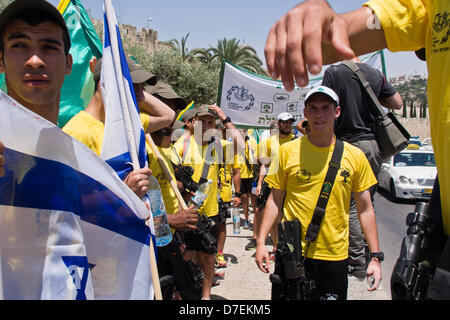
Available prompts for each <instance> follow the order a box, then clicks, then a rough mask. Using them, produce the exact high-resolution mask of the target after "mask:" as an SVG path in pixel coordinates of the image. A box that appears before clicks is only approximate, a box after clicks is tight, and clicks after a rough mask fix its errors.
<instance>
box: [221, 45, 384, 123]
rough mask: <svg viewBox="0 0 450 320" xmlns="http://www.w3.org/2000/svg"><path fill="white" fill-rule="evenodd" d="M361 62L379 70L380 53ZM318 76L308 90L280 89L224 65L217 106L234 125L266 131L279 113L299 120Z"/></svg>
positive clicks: (271, 82) (277, 83)
mask: <svg viewBox="0 0 450 320" xmlns="http://www.w3.org/2000/svg"><path fill="white" fill-rule="evenodd" d="M361 60H362V61H363V62H365V63H367V64H369V65H370V66H372V67H374V68H377V69H379V70H382V69H383V63H382V51H379V52H375V53H372V54H368V55H366V56H364V57H361ZM326 68H327V66H324V67H323V68H322V73H321V74H320V75H318V76H315V77H313V78H311V79H310V82H309V84H308V86H306V87H304V88H300V87H297V86H296V87H295V89H294V90H293V91H291V92H288V91H286V90H285V89H284V87H283V84H282V82H281V81H275V80H272V79H269V78H267V77H264V76H261V75H257V74H255V73H252V72H250V71H248V70H245V69H243V68H241V67H238V66H235V65H233V64H231V63H228V62H226V61H224V62H223V63H222V72H221V74H222V76H221V79H220V84H219V97H218V99H217V100H218V101H217V104H218V105H219V106H220V107H221V108H222V109H223V111H224V112H225V114H226V115H227V116H229V117H230V118H231V120H232V121H233V123H234V124H236V125H240V126H246V127H253V128H269V126H270V123H271V122H272V121H273V120H276V119H277V116H278V114H280V113H282V112H289V113H291V114H292V115H293V116H294V118H295V119H296V121H297V120H301V119H303V108H304V100H305V95H306V93H307V92H308V90H310V89H311V88H312V87H314V86H317V85H320V84H321V83H322V74H323V72H324V71H325V69H326Z"/></svg>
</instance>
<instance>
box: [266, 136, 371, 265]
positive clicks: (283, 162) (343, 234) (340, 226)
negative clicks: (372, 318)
mask: <svg viewBox="0 0 450 320" xmlns="http://www.w3.org/2000/svg"><path fill="white" fill-rule="evenodd" d="M333 151H334V144H333V145H332V146H330V147H326V148H319V147H317V146H315V145H313V144H312V143H311V142H310V141H309V139H308V137H307V136H303V137H301V138H299V139H295V140H293V141H291V142H287V143H285V144H283V145H282V146H281V147H280V156H279V160H278V161H279V169H278V172H276V173H275V174H272V175H268V176H267V177H266V181H267V183H268V184H269V186H271V187H272V188H275V189H279V190H285V191H286V197H285V200H284V206H283V219H284V220H288V221H292V220H299V221H300V222H301V229H302V231H301V232H302V242H303V241H304V239H305V235H306V230H307V228H308V225H309V223H310V221H311V218H312V216H313V212H314V209H315V207H316V204H317V200H318V197H319V194H320V191H321V188H322V185H323V182H324V180H325V175H326V173H327V171H328V163H329V161H330V159H331V156H332V154H333ZM376 183H377V180H376V178H375V176H374V174H373V172H372V169H371V168H370V164H369V162H368V161H367V159H366V156H365V155H364V153H363V152H362V151H361V150H360V149H358V148H356V147H354V146H352V145H351V144H349V143H346V142H345V143H344V153H343V156H342V161H341V167H340V169H339V171H338V174H337V176H336V180H335V183H334V185H333V189H332V192H331V195H330V198H329V201H328V205H327V207H326V212H325V217H324V218H323V221H322V225H321V227H320V231H319V234H318V236H317V239H316V241H315V242H313V243H311V245H310V247H309V249H308V253H307V257H308V258H314V259H319V260H328V261H340V260H344V259H347V257H348V234H349V207H350V197H351V194H352V192H361V191H364V190H367V189H369V188H370V187H371V186H372V185H374V184H376ZM302 248H303V250H304V249H305V243H303V245H302ZM303 254H304V252H303Z"/></svg>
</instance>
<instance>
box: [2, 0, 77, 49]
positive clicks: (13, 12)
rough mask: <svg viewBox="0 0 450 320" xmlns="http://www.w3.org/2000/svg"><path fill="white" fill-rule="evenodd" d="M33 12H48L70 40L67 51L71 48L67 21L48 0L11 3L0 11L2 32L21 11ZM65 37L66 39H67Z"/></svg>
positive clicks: (24, 0) (25, 0)
mask: <svg viewBox="0 0 450 320" xmlns="http://www.w3.org/2000/svg"><path fill="white" fill-rule="evenodd" d="M25 11H28V12H33V14H35V15H38V14H41V13H45V14H47V15H48V16H49V17H51V18H53V19H52V21H53V22H55V23H56V24H58V25H59V26H61V28H62V29H63V32H64V37H65V38H66V39H67V41H68V45H69V47H68V48H67V51H68V50H69V49H70V45H71V44H70V36H69V31H68V30H67V25H66V22H65V21H64V18H63V17H62V15H61V13H60V12H59V11H58V9H56V7H55V6H54V5H52V4H51V3H50V2H48V1H46V0H34V1H30V0H15V1H13V2H12V3H11V4H10V5H8V6H7V7H6V8H5V9H4V10H3V11H2V12H1V13H0V33H1V34H3V32H4V30H5V28H6V25H7V24H8V23H9V22H10V21H11V20H14V19H15V18H16V17H17V16H19V15H20V13H21V12H25ZM66 39H65V40H66Z"/></svg>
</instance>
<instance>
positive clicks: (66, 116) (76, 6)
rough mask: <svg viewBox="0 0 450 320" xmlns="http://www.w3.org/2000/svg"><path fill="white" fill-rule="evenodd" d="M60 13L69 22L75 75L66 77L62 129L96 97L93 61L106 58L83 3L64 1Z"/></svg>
mask: <svg viewBox="0 0 450 320" xmlns="http://www.w3.org/2000/svg"><path fill="white" fill-rule="evenodd" d="M58 10H59V12H61V14H62V16H63V18H64V20H65V21H66V24H67V28H68V30H69V35H70V40H71V42H72V47H71V48H70V54H72V57H73V67H72V73H71V74H70V75H69V76H66V79H65V80H64V85H63V87H62V92H61V102H60V108H59V118H58V126H59V127H60V128H62V127H63V126H64V125H65V124H66V123H67V122H68V121H69V120H70V119H71V118H72V117H73V116H74V115H75V114H77V113H78V112H80V111H81V110H84V109H85V108H86V106H87V105H88V103H89V101H90V100H91V98H92V96H93V94H94V80H93V74H92V73H91V71H90V69H89V61H90V60H91V59H92V58H93V57H96V58H97V59H99V58H101V56H102V42H101V41H100V39H99V37H98V35H97V33H96V32H95V29H94V26H93V25H92V22H91V19H90V18H89V16H88V14H87V13H86V10H85V9H84V7H83V5H82V4H81V1H80V0H61V2H60V3H59V4H58Z"/></svg>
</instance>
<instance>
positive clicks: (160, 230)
mask: <svg viewBox="0 0 450 320" xmlns="http://www.w3.org/2000/svg"><path fill="white" fill-rule="evenodd" d="M149 180H150V184H149V190H148V192H147V196H148V198H149V200H150V208H151V209H152V214H153V224H154V227H155V236H156V246H157V247H163V246H165V245H167V244H168V243H169V242H170V241H172V231H171V230H170V226H169V222H168V221H167V213H166V207H165V205H164V200H163V197H162V193H161V187H160V186H159V183H158V180H156V178H155V177H154V176H150V177H149Z"/></svg>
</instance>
